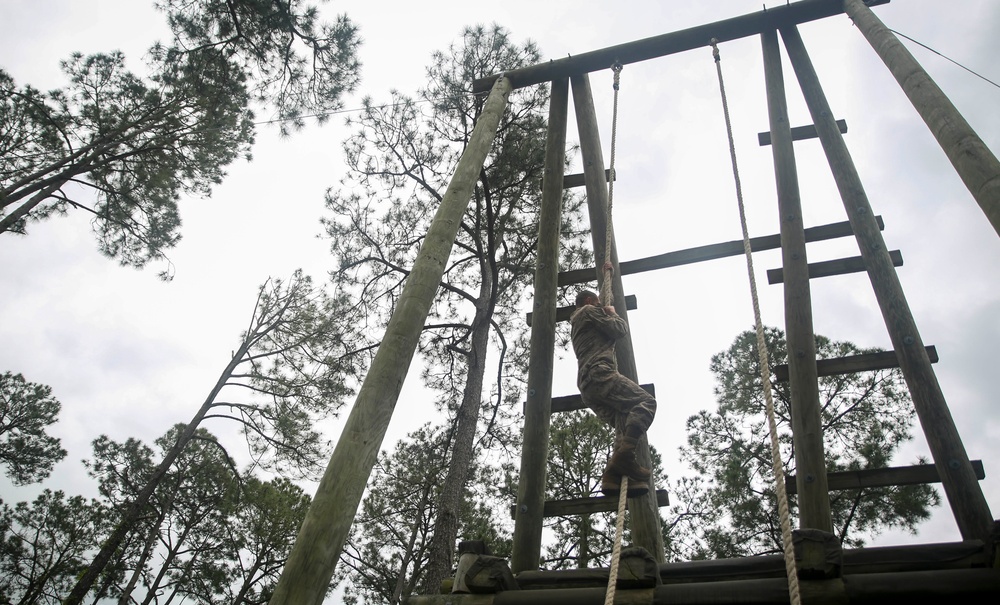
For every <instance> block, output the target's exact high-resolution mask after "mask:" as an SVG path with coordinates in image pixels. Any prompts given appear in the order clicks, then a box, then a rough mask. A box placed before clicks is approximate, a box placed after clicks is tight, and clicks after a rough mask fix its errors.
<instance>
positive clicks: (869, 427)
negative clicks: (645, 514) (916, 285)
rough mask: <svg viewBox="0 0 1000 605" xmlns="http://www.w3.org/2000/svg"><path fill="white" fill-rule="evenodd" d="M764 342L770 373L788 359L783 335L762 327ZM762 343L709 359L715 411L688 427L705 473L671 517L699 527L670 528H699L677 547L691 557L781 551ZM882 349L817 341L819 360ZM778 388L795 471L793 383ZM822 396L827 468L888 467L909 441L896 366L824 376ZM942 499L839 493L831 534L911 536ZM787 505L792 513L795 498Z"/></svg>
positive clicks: (881, 491)
mask: <svg viewBox="0 0 1000 605" xmlns="http://www.w3.org/2000/svg"><path fill="white" fill-rule="evenodd" d="M765 337H766V338H765V340H766V342H767V348H768V356H769V362H770V363H771V364H772V367H773V365H777V364H782V363H787V360H788V352H787V349H786V346H785V339H784V333H783V332H782V331H781V330H779V329H777V328H766V330H765ZM756 346H757V345H756V335H755V333H754V332H752V331H747V332H744V333H742V334H740V335H739V336H738V337H737V338H736V340H734V341H733V344H732V345H731V346H730V348H729V349H727V350H725V351H722V352H720V353H718V354H716V355H714V356H713V357H712V362H711V370H712V372H713V373H714V374H715V377H716V387H715V395H716V398H717V401H718V407H717V409H716V410H715V411H708V410H705V411H702V412H700V413H698V414H696V415H694V416H691V417H690V418H688V421H687V431H688V439H687V445H686V446H685V447H683V448H682V450H681V451H682V457H683V459H684V460H685V461H687V462H688V463H689V464H690V465H691V467H692V468H693V469H694V470H695V471H697V472H698V473H700V475H701V477H700V480H699V481H690V480H689V481H688V482H686V483H685V484H684V485H683V490H682V491H683V492H684V493H685V495H686V497H687V502H685V503H683V504H682V505H680V508H678V510H675V511H673V514H676V515H678V519H681V516H683V518H685V519H687V520H688V521H690V520H692V519H697V522H694V523H687V522H685V523H680V524H677V523H671V524H669V525H671V526H673V527H675V528H676V529H677V531H682V530H687V531H693V532H696V533H695V534H694V535H693V536H692V535H688V536H686V537H680V539H679V540H677V541H675V545H677V546H678V547H680V545H682V544H686V545H687V546H686V549H687V552H686V553H685V554H686V556H688V557H689V558H699V557H706V556H713V557H735V556H747V555H757V554H765V553H776V552H781V535H780V530H779V528H778V522H777V505H776V496H775V491H774V484H773V478H772V473H771V471H770V466H771V462H770V444H769V438H768V437H767V434H768V432H767V426H766V420H765V415H764V396H763V389H762V386H761V381H760V372H759V367H758V357H757V352H756ZM877 351H878V349H874V348H862V347H858V346H857V345H855V344H853V343H850V342H837V341H832V340H830V339H829V338H826V337H824V336H820V335H817V336H816V352H817V356H818V358H820V359H826V358H832V357H845V356H849V355H859V354H865V353H874V352H877ZM773 388H774V400H775V408H776V409H775V413H776V421H777V424H778V432H779V441H780V443H781V448H782V449H781V452H782V459H783V461H784V468H785V472H786V473H789V474H792V473H794V472H795V459H794V455H793V449H792V448H793V443H792V434H791V428H790V418H791V416H790V415H791V411H792V408H791V394H790V390H789V385H788V383H787V382H778V383H775V384H774V387H773ZM819 391H820V407H821V410H820V413H821V418H822V428H823V435H824V447H825V455H826V467H827V472H833V471H841V470H860V469H871V468H884V467H887V466H890V465H891V464H890V463H891V462H892V459H893V457H894V455H896V454H897V453H898V451H899V448H900V446H901V445H902V444H903V443H905V442H906V441H908V440H909V439H910V438H911V433H910V429H911V427H912V425H913V419H914V416H915V412H914V409H913V405H912V403H911V401H910V399H909V395H908V393H907V392H906V388H905V385H904V384H903V380H902V374H901V372H900V371H899V370H898V369H885V370H874V371H867V372H860V373H855V374H842V375H835V376H822V377H820V379H819ZM939 501H940V498H939V496H938V495H937V492H936V491H935V490H934V489H933V488H932V487H930V486H927V485H911V486H902V487H879V488H863V489H851V490H842V491H837V492H833V493H831V496H830V505H831V509H832V514H833V526H834V532H835V533H836V534H837V536H838V537H839V538H840V539H841V541H842V543H843V544H844V546H845V547H860V546H862V545H864V544H865V542H866V541H867V540H868V539H869V538H870V537H871V536H874V535H877V534H878V533H879V532H881V531H883V530H885V529H887V528H890V527H896V528H902V529H909V530H910V531H915V528H916V525H917V524H918V523H919V522H920V521H923V520H925V519H927V518H928V517H929V515H930V508H931V507H933V506H936V505H937V504H938V503H939ZM790 507H791V512H792V514H793V516H794V515H795V511H796V508H795V499H794V497H793V498H790Z"/></svg>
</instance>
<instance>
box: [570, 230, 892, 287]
mask: <svg viewBox="0 0 1000 605" xmlns="http://www.w3.org/2000/svg"><path fill="white" fill-rule="evenodd" d="M875 220H876V221H877V222H878V225H879V229H885V223H884V222H883V221H882V217H881V216H876V217H875ZM853 233H854V232H853V231H851V224H850V223H849V222H847V221H844V222H842V223H830V224H828V225H819V226H817V227H809V228H808V229H806V230H805V234H806V241H807V242H819V241H823V240H829V239H836V238H838V237H847V236H849V235H853ZM780 247H781V235H779V234H774V235H765V236H761V237H752V238H750V250H751V252H761V251H763V250H777V249H778V248H780ZM740 254H743V240H733V241H729V242H723V243H719V244H709V245H707V246H697V247H695V248H686V249H684V250H675V251H673V252H667V253H666V254H659V255H657V256H648V257H646V258H639V259H636V260H630V261H625V262H623V263H621V265H620V270H621V273H622V275H632V274H634V273H642V272H644V271H654V270H656V269H666V268H669V267H679V266H681V265H689V264H692V263H700V262H703V261H708V260H716V259H719V258H727V257H730V256H738V255H740ZM595 279H597V277H596V274H595V272H594V269H593V268H587V269H573V270H571V271H563V272H562V273H560V274H559V285H560V286H571V285H574V284H584V283H588V282H592V281H594V280H595Z"/></svg>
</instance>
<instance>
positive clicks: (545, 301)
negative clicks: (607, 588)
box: [511, 78, 569, 573]
mask: <svg viewBox="0 0 1000 605" xmlns="http://www.w3.org/2000/svg"><path fill="white" fill-rule="evenodd" d="M568 121H569V82H568V81H567V80H566V79H565V78H563V79H561V80H557V81H555V82H553V83H552V95H551V97H550V98H549V127H548V134H547V136H546V140H545V176H546V177H549V176H551V177H552V178H545V179H543V180H544V185H543V188H542V204H541V208H540V211H539V217H538V254H537V259H536V264H535V283H534V285H535V293H534V301H533V306H534V311H533V313H534V315H535V317H536V318H537V321H536V322H535V324H536V325H534V326H532V328H531V344H530V350H529V353H528V400H527V402H526V403H525V405H524V435H523V444H522V446H521V475H520V481H519V482H518V486H517V502H518V507H519V510H521V511H522V512H521V514H520V515H518V516H517V517H516V518H515V522H514V539H513V546H512V549H511V550H512V552H511V567H512V569H513V571H514V573H517V572H519V571H523V570H526V569H538V561H539V557H540V556H541V551H542V526H543V523H544V517H543V516H542V515H541V510H542V505H543V503H544V502H545V464H546V462H547V461H548V456H549V419H550V418H551V411H550V410H551V407H550V405H551V399H552V373H553V363H554V358H555V334H556V304H557V302H558V292H557V287H556V281H557V279H558V273H559V227H560V225H561V224H562V198H563V178H562V177H563V169H564V167H565V159H566V128H567V124H568Z"/></svg>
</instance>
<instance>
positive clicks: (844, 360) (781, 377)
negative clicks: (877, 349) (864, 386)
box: [771, 345, 938, 382]
mask: <svg viewBox="0 0 1000 605" xmlns="http://www.w3.org/2000/svg"><path fill="white" fill-rule="evenodd" d="M926 349H927V357H928V358H929V359H930V360H931V363H937V362H938V353H937V349H936V348H934V345H930V346H928V347H926ZM898 367H899V357H897V356H896V352H895V351H882V352H881V353H865V354H863V355H849V356H847V357H833V358H830V359H819V360H817V361H816V369H817V371H818V372H819V376H838V375H840V374H853V373H855V372H870V371H872V370H886V369H888V368H898ZM771 371H772V372H773V373H774V381H775V382H785V381H786V380H788V365H787V364H781V365H776V366H774V367H773V368H771Z"/></svg>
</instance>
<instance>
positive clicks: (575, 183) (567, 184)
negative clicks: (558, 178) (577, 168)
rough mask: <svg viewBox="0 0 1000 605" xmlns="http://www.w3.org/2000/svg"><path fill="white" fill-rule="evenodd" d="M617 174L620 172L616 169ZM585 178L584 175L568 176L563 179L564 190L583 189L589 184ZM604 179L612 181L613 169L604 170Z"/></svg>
mask: <svg viewBox="0 0 1000 605" xmlns="http://www.w3.org/2000/svg"><path fill="white" fill-rule="evenodd" d="M615 172H618V170H617V169H615ZM584 177H585V175H584V174H567V175H566V176H564V177H563V189H573V188H576V187H583V186H585V185H586V184H587V182H586V181H585V180H584ZM604 178H605V180H607V181H611V169H610V168H606V169H605V170H604ZM617 179H618V177H617V175H616V176H615V180H617Z"/></svg>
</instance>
